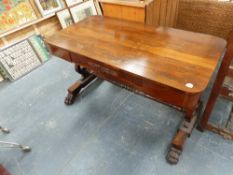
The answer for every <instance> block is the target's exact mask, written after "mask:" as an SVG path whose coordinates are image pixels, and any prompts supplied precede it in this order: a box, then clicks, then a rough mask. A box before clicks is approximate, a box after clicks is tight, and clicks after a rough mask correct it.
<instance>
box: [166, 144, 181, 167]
mask: <svg viewBox="0 0 233 175" xmlns="http://www.w3.org/2000/svg"><path fill="white" fill-rule="evenodd" d="M180 155H181V150H179V149H176V148H174V147H172V148H171V149H170V150H169V152H168V154H167V157H166V159H167V162H168V163H170V164H172V165H176V164H177V163H178V162H179V158H180Z"/></svg>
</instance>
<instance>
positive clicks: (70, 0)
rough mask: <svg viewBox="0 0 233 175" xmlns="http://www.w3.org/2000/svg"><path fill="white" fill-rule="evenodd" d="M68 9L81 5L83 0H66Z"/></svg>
mask: <svg viewBox="0 0 233 175" xmlns="http://www.w3.org/2000/svg"><path fill="white" fill-rule="evenodd" d="M65 1H66V4H67V6H68V7H70V6H72V5H75V4H78V3H81V2H83V0H65Z"/></svg>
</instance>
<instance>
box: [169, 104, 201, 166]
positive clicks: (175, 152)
mask: <svg viewBox="0 0 233 175" xmlns="http://www.w3.org/2000/svg"><path fill="white" fill-rule="evenodd" d="M202 107H203V105H202V102H201V101H199V103H198V105H197V106H195V107H194V108H191V109H188V110H187V111H186V113H185V117H184V120H183V121H182V123H181V125H180V127H179V130H178V132H177V134H176V135H175V137H174V139H173V140H172V144H171V147H170V149H169V151H168V154H167V157H166V159H167V161H168V162H169V163H170V164H177V163H178V161H179V157H180V155H181V154H182V151H183V148H184V145H185V141H186V139H187V138H188V137H190V136H191V133H192V130H193V128H194V127H195V125H196V122H197V118H198V117H200V114H201V110H202Z"/></svg>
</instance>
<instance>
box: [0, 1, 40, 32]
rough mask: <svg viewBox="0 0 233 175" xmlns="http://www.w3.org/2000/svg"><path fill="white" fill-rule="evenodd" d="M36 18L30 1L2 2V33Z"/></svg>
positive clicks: (0, 15)
mask: <svg viewBox="0 0 233 175" xmlns="http://www.w3.org/2000/svg"><path fill="white" fill-rule="evenodd" d="M36 18H37V17H36V14H35V12H34V10H33V8H32V6H31V4H30V2H29V1H28V0H1V1H0V32H4V31H6V30H9V29H12V28H14V27H18V26H20V25H22V24H25V23H27V22H30V21H32V20H35V19H36Z"/></svg>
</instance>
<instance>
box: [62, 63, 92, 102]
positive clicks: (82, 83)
mask: <svg viewBox="0 0 233 175" xmlns="http://www.w3.org/2000/svg"><path fill="white" fill-rule="evenodd" d="M75 70H76V72H78V73H79V74H81V75H82V78H81V79H80V80H78V81H77V82H75V83H74V84H72V85H71V86H70V87H69V88H68V90H67V91H68V94H67V96H66V98H65V101H64V102H65V104H66V105H71V104H73V103H74V101H75V99H76V97H77V96H78V94H79V93H80V91H81V90H82V89H83V88H85V87H86V86H87V85H88V84H90V83H91V82H92V81H93V80H94V79H96V76H95V75H93V74H91V73H90V72H89V71H87V69H86V68H83V67H81V66H79V65H75Z"/></svg>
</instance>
